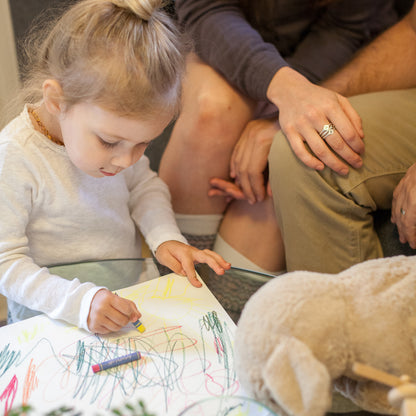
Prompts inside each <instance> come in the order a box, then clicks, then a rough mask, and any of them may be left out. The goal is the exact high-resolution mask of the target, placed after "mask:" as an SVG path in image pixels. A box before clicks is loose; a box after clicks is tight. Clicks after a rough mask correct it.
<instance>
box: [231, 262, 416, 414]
mask: <svg viewBox="0 0 416 416" xmlns="http://www.w3.org/2000/svg"><path fill="white" fill-rule="evenodd" d="M234 348H235V358H236V366H237V367H236V368H237V373H238V376H239V379H240V381H241V383H242V385H243V386H244V387H245V388H246V389H247V390H248V391H250V392H252V393H253V394H254V396H255V397H257V398H258V399H259V400H260V401H262V402H264V403H266V404H268V405H269V407H271V408H272V409H274V410H275V411H276V412H277V413H279V414H281V415H284V414H290V415H296V416H323V415H324V414H325V412H327V411H329V409H330V408H331V399H332V392H333V390H336V391H338V392H340V393H341V394H342V395H344V396H345V397H347V398H349V399H350V400H351V401H352V402H354V403H355V404H357V405H358V406H359V407H361V408H363V409H365V410H368V411H372V412H375V413H383V414H397V413H398V411H397V409H394V408H392V407H391V406H390V405H389V404H388V401H387V393H388V389H389V388H388V387H387V386H384V385H382V384H379V383H376V382H374V381H370V380H367V379H364V378H360V377H359V376H357V375H355V374H354V373H353V372H352V366H353V364H354V363H355V362H361V363H365V364H368V365H371V366H373V367H376V368H378V369H380V370H383V371H385V372H388V373H391V374H393V375H397V376H400V375H403V374H407V375H409V376H410V377H411V379H413V380H416V256H412V257H405V256H397V257H391V258H384V259H377V260H369V261H367V262H364V263H361V264H358V265H356V266H353V267H351V268H349V269H348V270H345V271H343V272H342V273H339V274H337V275H330V274H320V273H313V272H292V273H287V274H285V275H283V276H282V277H277V278H275V279H273V280H271V281H270V282H268V283H267V284H266V285H264V286H263V287H262V288H260V289H259V290H258V291H257V292H256V293H255V294H254V295H253V296H252V297H251V298H250V299H249V301H248V302H247V304H246V306H245V308H244V310H243V313H242V315H241V318H240V321H239V322H238V327H237V332H236V339H235V345H234Z"/></svg>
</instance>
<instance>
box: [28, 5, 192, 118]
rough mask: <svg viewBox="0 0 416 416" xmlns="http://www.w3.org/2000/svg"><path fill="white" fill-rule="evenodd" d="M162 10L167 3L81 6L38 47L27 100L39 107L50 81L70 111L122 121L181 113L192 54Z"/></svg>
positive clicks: (65, 16)
mask: <svg viewBox="0 0 416 416" xmlns="http://www.w3.org/2000/svg"><path fill="white" fill-rule="evenodd" d="M163 6H164V4H163V0H81V1H79V2H77V3H76V4H75V5H73V6H72V7H71V8H69V9H68V10H67V11H66V12H65V13H64V14H63V15H62V17H61V18H59V19H58V20H57V21H56V22H55V24H54V25H53V27H52V29H51V30H50V31H48V33H46V35H45V36H43V38H42V39H41V40H40V42H35V43H34V44H33V46H34V51H35V54H34V55H33V54H32V57H31V59H30V60H29V62H28V66H29V67H30V71H29V73H28V75H27V77H26V81H25V82H24V88H23V94H24V95H25V97H24V101H25V102H32V103H33V102H37V101H39V100H40V99H41V98H42V95H41V94H42V91H41V87H42V83H43V81H44V80H45V79H48V78H52V79H55V80H57V81H58V82H59V84H60V86H61V87H62V90H63V100H64V104H65V105H66V108H70V107H71V106H72V105H74V104H77V103H80V102H92V103H94V104H97V105H100V106H102V107H104V108H105V109H107V110H109V111H114V112H116V113H117V114H119V115H122V116H136V115H138V114H142V115H144V116H146V115H150V114H156V113H158V112H160V111H162V110H164V111H170V112H172V114H174V113H175V112H176V113H177V112H178V110H179V105H180V104H179V103H180V90H181V81H182V77H183V74H184V72H185V54H186V52H187V51H186V45H185V43H184V42H183V41H182V38H181V35H180V32H179V30H178V29H177V27H176V25H175V22H173V21H172V20H171V18H170V17H169V16H168V15H167V14H166V13H165V12H164V11H163V10H162V7H163ZM35 36H36V37H37V38H39V36H38V35H35ZM32 38H33V36H32ZM32 49H33V48H32Z"/></svg>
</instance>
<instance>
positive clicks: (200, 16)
mask: <svg viewBox="0 0 416 416" xmlns="http://www.w3.org/2000/svg"><path fill="white" fill-rule="evenodd" d="M175 4H176V12H177V15H178V19H179V23H180V24H181V25H183V27H184V28H185V30H186V31H187V32H188V33H189V34H190V36H191V37H192V41H193V42H194V45H195V48H196V53H197V54H198V55H199V56H200V57H201V58H202V59H203V60H204V61H205V62H207V63H208V64H209V65H211V66H213V67H214V68H216V69H217V70H218V71H219V72H220V73H222V74H223V75H224V76H225V78H226V79H227V80H228V82H230V83H231V84H233V85H235V86H237V87H238V88H239V89H240V90H241V91H242V92H245V93H246V94H247V95H249V96H250V97H252V98H254V99H259V100H264V99H265V98H266V90H267V86H268V85H269V83H270V81H271V79H272V78H273V75H274V74H275V73H276V71H277V70H278V69H280V68H281V67H283V66H286V65H287V63H286V61H285V60H284V59H283V58H282V56H281V55H280V53H279V52H278V51H277V49H276V48H275V47H274V45H272V44H271V43H266V42H264V41H263V39H262V38H261V36H260V34H259V33H258V32H257V31H256V30H255V29H254V28H253V27H252V26H251V25H250V24H249V23H248V22H247V20H246V18H245V16H244V14H243V12H242V10H241V7H240V5H239V1H238V0H228V1H222V0H176V3H175Z"/></svg>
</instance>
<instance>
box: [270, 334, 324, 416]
mask: <svg viewBox="0 0 416 416" xmlns="http://www.w3.org/2000/svg"><path fill="white" fill-rule="evenodd" d="M280 341H281V342H279V345H277V346H276V348H275V349H274V351H273V353H272V354H271V356H270V357H269V359H268V361H267V364H266V367H265V369H264V372H263V378H264V381H265V384H266V385H267V387H268V389H269V392H270V394H271V395H272V397H273V399H274V400H275V401H276V403H277V404H278V405H279V406H280V407H282V408H283V409H284V410H285V411H286V412H287V413H289V414H293V415H296V416H323V415H324V414H325V413H326V412H327V411H328V410H329V408H330V407H331V398H332V394H331V380H330V377H329V373H328V371H327V369H326V367H325V366H324V365H323V364H322V363H321V362H319V361H318V360H317V359H316V358H315V357H314V355H313V354H312V351H311V350H310V349H309V347H308V346H306V345H305V344H304V343H303V342H301V341H299V340H298V339H296V338H293V337H288V336H282V338H281V339H280Z"/></svg>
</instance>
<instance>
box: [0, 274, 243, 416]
mask: <svg viewBox="0 0 416 416" xmlns="http://www.w3.org/2000/svg"><path fill="white" fill-rule="evenodd" d="M174 282H175V279H169V280H168V281H167V282H166V285H164V286H163V285H162V284H159V282H158V283H156V284H155V288H153V290H150V289H149V288H148V287H147V286H146V287H145V286H144V287H142V288H141V289H142V290H141V291H138V292H137V296H139V295H140V296H145V298H146V299H151V301H152V308H154V309H153V310H155V311H156V312H155V314H154V315H152V316H154V318H151V319H153V322H152V321H151V323H152V324H153V328H155V329H154V330H152V329H151V328H152V326H151V325H149V326H147V325H146V326H147V328H148V329H147V330H146V331H145V332H144V333H139V332H138V331H137V330H136V329H135V328H134V330H133V329H128V328H126V329H125V330H123V331H121V332H120V333H116V334H112V335H105V336H98V335H93V334H88V333H85V332H82V331H81V332H80V331H79V330H75V329H73V327H70V330H69V329H68V328H69V327H66V326H61V327H60V328H61V329H58V330H57V331H56V332H49V333H48V330H49V331H51V329H50V328H49V329H48V326H49V324H48V321H47V320H42V319H41V317H39V319H40V321H39V322H38V323H36V325H35V326H34V327H33V328H32V329H29V330H27V329H25V330H21V331H20V333H18V334H16V336H15V337H14V338H13V339H14V344H13V343H12V342H9V343H8V344H6V345H5V346H4V347H3V349H2V350H0V377H1V376H3V377H1V378H0V383H1V384H0V386H1V389H2V390H3V391H1V390H0V394H1V395H0V403H4V415H7V413H8V412H9V410H10V408H11V407H12V405H13V404H14V405H15V406H18V405H20V404H24V405H25V404H29V405H32V406H34V407H35V408H37V407H38V406H40V408H41V409H51V408H57V407H58V406H59V405H62V404H66V405H74V406H81V407H89V406H92V407H93V408H94V409H96V410H97V411H99V410H100V409H101V410H109V409H112V408H114V407H116V406H119V405H120V404H122V403H127V402H129V401H136V400H138V399H142V400H144V401H145V402H146V405H147V406H148V407H149V408H150V409H151V408H154V409H157V410H158V411H157V412H156V414H169V415H171V414H177V412H176V410H178V409H183V408H184V406H187V405H189V404H192V403H193V402H195V401H196V400H199V399H201V398H204V397H209V396H213V395H215V396H216V395H233V394H236V393H237V392H238V391H239V389H240V385H239V382H238V380H237V377H236V373H235V369H234V364H233V362H234V356H233V345H232V339H233V336H232V332H233V328H232V326H231V324H232V321H231V320H229V319H228V317H227V319H228V320H227V319H225V318H224V319H220V316H219V315H220V314H221V312H218V313H217V312H216V311H215V310H213V309H214V308H215V305H216V303H212V304H209V302H208V304H209V305H210V306H211V307H212V309H208V308H207V307H206V306H205V309H204V303H203V302H200V301H199V300H198V299H199V298H197V297H195V296H193V295H192V292H187V290H188V289H187V287H186V286H185V289H182V286H179V289H177V288H176V287H175V285H174ZM175 290H176V291H175ZM143 293H144V294H145V295H143ZM197 293H202V292H197ZM158 299H160V300H162V299H163V303H164V302H167V303H164V305H168V308H170V309H169V311H170V312H169V315H168V316H166V315H165V317H164V315H163V313H165V314H166V312H163V313H162V314H161V315H158V311H159V309H158V308H159V304H158V303H157V302H158V301H159V300H158ZM173 299H175V300H173ZM155 302H156V303H155ZM175 302H179V305H181V306H180V307H177V306H176V305H178V303H175ZM160 307H162V304H161V305H160ZM148 316H149V315H148ZM35 319H37V318H35ZM148 319H150V318H149V317H148ZM172 321H173V322H180V323H183V325H184V326H182V325H177V324H174V325H172ZM148 322H149V321H148ZM22 326H23V325H22ZM54 328H55V326H54V324H53V325H52V330H53V329H54ZM48 334H49V335H48ZM19 335H20V336H19ZM47 335H48V336H47ZM9 339H11V338H9ZM135 351H140V353H141V354H142V358H141V359H140V360H138V361H134V362H131V363H128V364H124V365H121V366H118V367H114V368H111V369H108V370H105V371H101V372H98V373H94V372H93V371H92V368H91V367H92V365H94V364H97V363H101V362H104V361H107V360H109V359H113V358H117V357H120V356H124V355H126V354H129V353H132V352H135ZM6 377H9V379H8V380H7V378H6ZM6 380H7V382H8V384H7V386H6V385H5V383H6ZM18 380H19V381H22V382H20V383H19V382H18ZM42 406H43V407H42Z"/></svg>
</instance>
